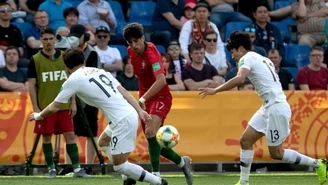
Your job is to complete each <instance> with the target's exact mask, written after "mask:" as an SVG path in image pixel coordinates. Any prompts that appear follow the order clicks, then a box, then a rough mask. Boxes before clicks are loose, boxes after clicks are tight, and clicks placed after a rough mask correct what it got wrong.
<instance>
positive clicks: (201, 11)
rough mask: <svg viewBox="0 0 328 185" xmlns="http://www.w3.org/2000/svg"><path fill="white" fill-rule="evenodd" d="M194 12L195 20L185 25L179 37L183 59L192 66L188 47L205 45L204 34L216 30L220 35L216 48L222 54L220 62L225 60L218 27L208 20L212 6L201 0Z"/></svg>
mask: <svg viewBox="0 0 328 185" xmlns="http://www.w3.org/2000/svg"><path fill="white" fill-rule="evenodd" d="M194 11H195V19H194V20H189V21H187V22H186V23H185V24H184V25H183V27H182V30H181V33H180V37H179V43H180V46H181V52H182V55H183V57H184V58H185V59H186V60H187V62H188V63H189V64H190V63H191V60H190V57H189V51H188V46H189V45H190V44H191V43H194V42H196V43H201V44H203V45H204V44H205V43H204V42H205V41H204V37H203V35H204V33H205V32H206V31H208V30H214V31H215V32H216V33H217V35H218V40H217V43H216V47H217V49H218V50H219V51H220V53H221V55H220V60H225V58H226V55H225V51H224V44H223V42H222V40H221V37H220V32H219V30H218V28H217V27H216V25H215V24H214V23H212V22H210V21H209V20H208V17H209V16H210V12H211V7H210V5H209V4H208V3H207V2H206V1H205V0H200V1H198V2H197V4H196V6H195V8H194Z"/></svg>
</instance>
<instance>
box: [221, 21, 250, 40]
mask: <svg viewBox="0 0 328 185" xmlns="http://www.w3.org/2000/svg"><path fill="white" fill-rule="evenodd" d="M249 25H250V24H249V23H248V22H229V23H227V24H226V26H225V32H224V40H223V42H226V41H227V39H228V38H229V35H230V33H231V32H233V31H242V30H243V28H244V27H246V26H249Z"/></svg>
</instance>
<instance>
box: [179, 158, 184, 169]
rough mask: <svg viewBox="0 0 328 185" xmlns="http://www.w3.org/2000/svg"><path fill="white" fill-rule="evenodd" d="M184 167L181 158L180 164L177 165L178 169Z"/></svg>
mask: <svg viewBox="0 0 328 185" xmlns="http://www.w3.org/2000/svg"><path fill="white" fill-rule="evenodd" d="M184 165H185V162H184V160H183V159H182V157H181V162H180V164H179V165H178V167H179V168H182V167H183V166H184Z"/></svg>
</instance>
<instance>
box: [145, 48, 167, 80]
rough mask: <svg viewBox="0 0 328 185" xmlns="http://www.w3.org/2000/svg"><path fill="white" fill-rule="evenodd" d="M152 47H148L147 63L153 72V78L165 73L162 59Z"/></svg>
mask: <svg viewBox="0 0 328 185" xmlns="http://www.w3.org/2000/svg"><path fill="white" fill-rule="evenodd" d="M154 47H155V46H153V47H150V46H149V49H150V51H149V53H148V62H149V63H150V65H151V67H152V70H153V74H154V76H157V75H158V74H161V73H164V72H165V68H164V64H163V61H162V57H161V55H160V54H159V52H158V51H157V49H155V48H154Z"/></svg>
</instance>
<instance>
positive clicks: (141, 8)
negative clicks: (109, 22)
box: [129, 1, 156, 27]
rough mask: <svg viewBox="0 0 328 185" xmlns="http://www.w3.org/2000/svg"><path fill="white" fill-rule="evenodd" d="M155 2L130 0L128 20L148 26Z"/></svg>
mask: <svg viewBox="0 0 328 185" xmlns="http://www.w3.org/2000/svg"><path fill="white" fill-rule="evenodd" d="M155 5H156V3H154V2H152V1H132V2H131V9H130V20H129V22H138V23H140V24H142V25H143V26H146V27H150V26H151V21H152V17H153V13H154V9H155Z"/></svg>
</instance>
